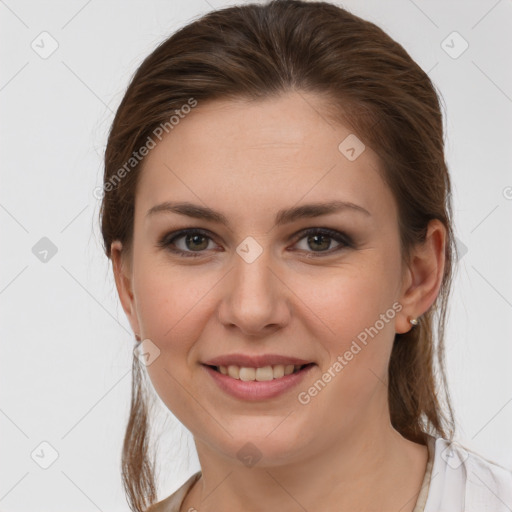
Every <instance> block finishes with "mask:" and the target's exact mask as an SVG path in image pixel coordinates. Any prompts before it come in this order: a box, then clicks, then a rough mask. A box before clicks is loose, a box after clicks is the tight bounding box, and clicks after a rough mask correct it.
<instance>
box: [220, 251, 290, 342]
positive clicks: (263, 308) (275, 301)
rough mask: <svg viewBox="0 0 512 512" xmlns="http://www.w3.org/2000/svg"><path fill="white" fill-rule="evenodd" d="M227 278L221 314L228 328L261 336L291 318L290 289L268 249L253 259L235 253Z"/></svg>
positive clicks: (246, 334) (279, 326)
mask: <svg viewBox="0 0 512 512" xmlns="http://www.w3.org/2000/svg"><path fill="white" fill-rule="evenodd" d="M224 281H225V282H224V287H223V289H222V293H223V297H222V300H221V302H220V305H219V309H218V317H219V320H220V321H221V322H222V323H223V325H224V326H225V327H226V328H228V329H231V330H234V329H238V330H239V331H240V333H241V334H242V335H245V336H249V337H262V336H265V335H268V334H270V333H272V332H274V331H276V330H279V329H281V328H283V327H284V326H286V325H287V323H288V322H289V319H290V307H289V306H290V297H291V291H290V289H289V288H288V287H287V286H286V283H285V282H284V281H283V278H282V277H281V276H279V275H278V271H277V266H276V265H273V264H272V255H271V254H270V251H269V250H268V249H267V250H264V251H263V253H262V254H261V255H260V256H259V257H258V258H257V259H256V260H254V261H252V262H250V263H249V262H247V261H245V260H244V259H243V258H242V257H239V256H238V255H236V256H235V258H234V268H232V269H231V271H230V272H229V274H228V276H226V279H225V280H224Z"/></svg>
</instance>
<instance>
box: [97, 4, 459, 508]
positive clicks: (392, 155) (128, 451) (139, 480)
mask: <svg viewBox="0 0 512 512" xmlns="http://www.w3.org/2000/svg"><path fill="white" fill-rule="evenodd" d="M293 90H295V91H304V92H311V93H315V94H319V95H321V96H322V97H324V98H328V100H329V104H330V107H331V108H332V110H331V114H330V115H331V116H332V117H333V118H335V119H336V120H337V121H338V122H342V123H344V124H345V125H347V126H350V127H351V129H352V130H353V132H354V133H356V134H357V136H358V137H359V138H360V139H361V140H362V141H363V142H364V144H365V145H368V146H370V147H371V148H372V149H373V150H374V151H375V152H376V153H377V155H378V156H379V159H380V162H381V163H382V169H383V178H384V179H385V181H386V182H387V183H388V185H389V187H390V189H391V191H392V192H393V195H394V197H395V199H396V202H397V205H398V211H399V228H400V237H401V248H402V255H403V260H404V261H405V262H407V261H409V260H408V258H409V255H410V249H411V248H412V246H413V245H414V244H415V243H418V242H421V241H423V240H424V238H425V234H426V230H427V225H428V222H429V221H430V220H431V219H439V220H440V221H441V222H442V223H443V224H444V226H445V228H446V234H447V236H446V245H445V268H444V276H443V282H442V286H441V289H440V292H439V294H438V296H437V298H436V302H435V303H434V305H433V306H432V308H431V309H430V310H429V311H427V312H426V313H425V314H424V315H422V316H421V318H420V319H419V325H417V326H416V327H414V328H412V329H411V330H410V331H409V332H407V333H405V334H396V336H395V340H394V345H393V349H392V354H391V360H390V364H389V407H390V415H391V422H392V425H393V426H394V428H395V429H396V430H397V431H398V432H400V433H401V434H402V435H403V436H404V437H405V438H407V439H410V440H412V441H415V442H419V443H421V444H425V443H426V434H428V433H430V434H432V435H436V434H437V435H440V436H442V437H445V438H452V437H453V435H454V432H455V422H454V417H453V411H452V407H451V404H450V396H449V393H448V390H447V387H446V375H445V368H444V328H445V316H446V312H447V304H448V296H449V293H450V289H451V280H452V267H453V262H454V261H455V257H456V252H457V251H456V245H455V243H454V236H453V231H452V220H451V218H452V212H451V189H450V179H449V175H448V170H447V166H446V163H445V159H444V140H443V121H442V114H441V111H440V104H439V98H438V95H437V93H436V90H435V88H434V86H433V84H432V82H431V81H430V79H429V77H428V75H427V74H426V73H425V72H424V71H423V70H422V69H421V68H420V67H419V66H418V65H417V64H416V63H415V62H414V61H413V60H412V58H411V57H410V56H409V54H408V53H407V52H406V51H405V50H404V48H403V47H402V46H401V45H400V44H398V43H397V42H395V41H394V40H393V39H391V38H390V37H389V36H388V35H387V34H386V33H385V32H384V31H383V30H382V29H380V28H379V27H377V26H376V25H374V24H373V23H370V22H368V21H366V20H363V19H361V18H359V17H357V16H355V15H353V14H351V13H350V12H348V11H346V10H344V9H343V8H341V7H337V6H335V5H333V4H330V3H327V2H305V1H300V0H274V1H271V2H269V3H268V4H266V5H260V4H248V5H244V6H236V7H229V8H225V9H221V10H217V11H213V12H210V13H208V14H206V15H205V16H203V17H202V18H200V19H198V20H196V21H194V22H192V23H190V24H188V25H187V26H185V27H183V28H181V29H180V30H178V31H177V32H176V33H174V34H173V35H172V36H170V37H169V38H168V39H166V40H165V41H163V42H162V43H161V44H160V45H159V46H158V47H157V48H156V49H155V50H154V51H153V52H152V53H151V54H150V55H149V56H148V57H147V58H146V59H145V60H144V62H143V63H142V64H141V66H140V67H139V68H138V70H137V72H136V73H135V75H134V76H133V78H132V80H131V83H130V85H129V87H128V89H127V91H126V94H125V96H124V98H123V100H122V102H121V104H120V106H119V108H118V110H117V113H116V116H115V118H114V121H113V123H112V127H111V130H110V134H109V138H108V144H107V147H106V151H105V173H104V189H105V194H104V197H103V201H102V205H101V210H100V219H101V229H102V235H103V240H104V249H105V253H106V255H107V257H109V258H110V257H111V253H110V245H111V243H112V242H113V241H114V240H120V241H121V242H122V243H123V247H124V250H123V255H124V254H125V251H126V256H127V257H129V256H130V252H131V242H132V236H133V224H134V219H133V216H134V199H135V190H136V185H137V179H138V175H139V170H140V163H139V161H138V160H134V161H132V162H131V164H130V165H131V167H130V168H127V166H126V163H127V162H129V161H131V159H132V158H133V155H134V154H135V153H136V152H137V151H138V150H139V148H141V147H143V146H144V145H147V144H148V141H149V139H150V138H152V134H153V135H154V134H155V133H157V132H155V129H158V127H159V126H162V125H165V124H166V123H167V126H169V119H170V118H171V116H173V115H175V114H176V113H177V111H179V110H180V109H181V108H182V107H183V105H186V104H190V101H191V98H192V99H193V101H197V102H199V103H201V102H204V101H207V100H215V99H235V98H236V99H238V98H246V99H264V98H267V97H270V96H276V95H279V94H283V93H286V92H288V91H293ZM166 131H167V130H166ZM137 154H138V153H137ZM121 169H124V170H125V172H120V171H121ZM121 174H122V179H120V175H121ZM116 180H117V181H116ZM115 181H116V182H115ZM113 185H115V186H113ZM435 313H437V318H435ZM435 334H437V339H435ZM141 386H142V378H141V372H140V367H139V364H138V361H136V359H135V356H134V365H133V384H132V403H131V412H130V417H129V421H128V426H127V430H126V435H125V440H124V447H123V454H122V471H123V482H124V485H125V490H126V493H127V496H128V498H129V501H130V506H131V508H132V510H134V511H143V510H146V508H147V506H148V505H151V504H152V503H154V502H155V501H156V490H155V488H156V486H155V475H154V471H153V469H154V463H152V462H150V460H149V443H148V440H147V438H148V434H149V420H148V410H147V408H146V406H145V400H144V395H143V391H142V389H141Z"/></svg>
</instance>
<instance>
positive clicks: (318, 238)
mask: <svg viewBox="0 0 512 512" xmlns="http://www.w3.org/2000/svg"><path fill="white" fill-rule="evenodd" d="M295 239H296V242H295V245H297V244H298V242H300V241H301V240H305V244H304V245H305V246H306V248H304V247H303V248H299V250H300V251H304V252H309V253H310V254H308V255H307V257H318V256H322V255H324V254H332V253H334V252H338V251H340V250H341V249H343V248H346V247H353V246H354V244H353V242H352V239H351V238H350V237H349V236H348V235H346V234H345V233H342V232H340V231H336V230H334V229H329V228H309V229H306V230H304V231H301V232H300V233H298V235H296V237H295ZM332 240H334V241H335V242H337V243H338V246H337V247H335V248H334V249H331V248H330V247H331V242H332ZM210 242H213V239H212V237H211V236H210V235H209V234H208V232H207V231H205V230H202V229H198V228H192V229H183V230H181V231H178V232H174V233H171V234H169V235H166V236H164V237H163V238H162V239H161V240H160V241H159V242H158V246H159V247H164V248H166V249H168V250H169V251H171V252H173V253H175V254H178V255H179V256H185V257H193V258H194V257H198V256H202V255H203V253H204V252H205V251H206V250H208V249H210V250H211V249H212V247H211V246H210ZM308 247H311V248H313V249H315V250H313V251H308V250H307V248H308ZM316 249H320V250H316ZM329 249H330V250H329ZM293 250H296V249H293ZM315 253H316V254H315Z"/></svg>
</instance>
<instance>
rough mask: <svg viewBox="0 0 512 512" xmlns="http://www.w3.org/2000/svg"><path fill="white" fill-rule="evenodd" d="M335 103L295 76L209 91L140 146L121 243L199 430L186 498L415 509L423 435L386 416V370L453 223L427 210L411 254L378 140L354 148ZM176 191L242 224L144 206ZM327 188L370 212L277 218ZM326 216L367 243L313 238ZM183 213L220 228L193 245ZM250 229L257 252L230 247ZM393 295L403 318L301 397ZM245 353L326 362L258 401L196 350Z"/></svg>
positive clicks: (162, 388)
mask: <svg viewBox="0 0 512 512" xmlns="http://www.w3.org/2000/svg"><path fill="white" fill-rule="evenodd" d="M326 108H327V104H326V103H324V102H323V101H322V98H320V97H318V96H314V95H311V94H306V93H300V94H299V93H297V92H294V93H287V94H284V95H281V96H279V97H276V98H271V99H265V100H260V101H255V102H248V101H242V100H240V101H234V100H229V101H220V100H216V101H213V102H206V103H203V104H199V105H198V106H197V107H196V108H195V109H193V111H192V112H191V113H190V114H188V115H187V116H186V117H185V118H184V119H183V120H181V121H180V123H179V125H177V126H175V127H174V129H173V130H172V132H170V133H169V134H168V135H167V136H166V137H165V138H164V139H163V140H162V141H161V142H160V143H159V144H157V146H156V147H155V148H154V149H152V150H151V151H150V153H149V154H148V156H147V157H146V159H145V162H144V168H143V171H142V175H141V180H140V182H139V184H138V189H137V193H136V204H135V221H134V222H135V224H134V238H133V242H134V243H133V252H132V253H128V252H127V251H123V247H122V244H121V243H120V242H119V241H116V242H114V243H113V244H112V261H113V266H114V274H115V279H116V285H117V289H118V292H119V296H120V300H121V302H122V305H123V309H124V311H125V313H126V315H127V317H128V319H129V321H130V323H131V326H132V329H133V331H134V332H135V333H137V334H138V335H140V337H141V339H142V340H144V339H150V340H151V341H152V343H154V344H155V345H156V346H158V348H159V350H160V355H159V357H157V358H156V359H155V360H154V362H153V363H152V364H150V365H149V366H148V367H147V370H148V373H149V376H150V378H151V381H152V384H153V386H154V388H155V390H156V392H157V393H158V395H159V396H160V398H161V399H162V401H163V402H164V403H165V404H166V406H167V407H168V408H169V410H171V411H172V412H173V414H174V415H175V416H176V417H177V418H178V419H179V420H180V421H181V422H182V423H183V424H184V425H185V426H186V427H187V428H188V429H189V430H190V432H191V433H192V434H193V436H194V440H195V444H196V448H197V452H198V457H199V461H200V464H201V468H202V478H201V479H200V480H199V482H198V483H197V484H196V485H195V486H194V487H193V488H192V490H191V491H190V492H189V493H188V495H187V496H186V499H185V502H184V503H183V505H182V508H181V510H184V511H185V510H189V509H190V507H194V508H195V509H196V510H200V511H201V512H208V511H211V512H213V511H219V510H244V511H246V512H253V511H263V510H280V511H289V512H292V511H302V510H304V509H306V510H310V511H311V510H323V511H337V512H339V511H340V510H341V511H344V510H346V511H351V512H355V511H359V510H360V511H363V510H364V511H368V510H372V511H384V510H385V511H397V512H398V511H400V512H407V511H408V512H411V511H412V510H413V508H414V504H415V501H416V496H417V494H418V492H419V490H420V487H421V482H422V480H423V476H424V473H425V467H426V462H427V448H426V447H425V446H422V445H419V444H416V443H413V442H411V441H408V440H406V439H405V438H403V437H402V436H401V435H400V434H399V433H398V432H397V431H396V430H394V429H393V428H392V426H391V423H390V417H389V411H388V401H387V368H388V362H389V357H390V353H391V348H392V344H393V339H394V336H395V333H404V332H407V331H408V330H410V329H411V327H412V326H411V324H410V323H409V318H415V317H418V316H420V315H421V314H422V313H424V312H425V311H427V310H428V308H429V307H430V306H431V305H432V304H433V302H434V300H435V298H436V296H437V294H438V292H439V288H440V285H441V279H442V273H443V267H444V243H445V236H446V232H445V228H444V227H443V225H442V224H441V223H440V222H439V221H436V220H434V221H431V223H430V224H429V229H428V233H427V239H426V241H425V243H424V244H421V245H418V246H417V247H415V248H414V252H413V258H412V259H411V262H410V263H409V264H408V265H402V260H401V255H400V247H399V231H398V217H397V207H396V203H395V200H394V198H393V196H392V194H391V192H390V190H389V188H388V187H387V186H386V185H385V184H384V182H383V181H382V179H381V176H380V171H379V160H378V157H377V155H376V154H375V153H374V152H373V151H372V150H371V148H370V147H368V146H367V147H366V149H365V150H364V151H363V152H362V153H361V154H360V156H359V157H358V158H357V159H356V160H354V161H350V160H348V159H347V158H346V157H345V156H344V155H343V154H342V153H341V152H340V151H339V150H338V145H339V144H340V142H341V141H343V140H344V139H345V137H347V135H349V134H350V133H351V131H350V129H349V128H347V127H346V126H344V125H343V124H341V123H338V124H336V125H334V124H332V123H330V122H327V120H326V116H325V115H322V111H323V112H324V113H325V112H326ZM170 200H172V201H189V202H191V203H194V204H198V205H201V206H205V205H207V206H208V207H210V208H212V209H214V210H216V211H219V212H221V213H223V214H224V215H225V216H226V217H227V218H228V220H229V222H230V227H229V228H227V227H225V226H222V225H220V224H217V223H215V222H212V221H205V220H200V219H193V218H189V217H185V216H183V215H179V214H176V213H158V214H155V215H150V216H147V215H146V213H147V211H148V210H149V209H150V208H151V207H153V206H154V205H156V204H159V203H162V202H164V201H170ZM330 200H343V201H351V202H353V203H356V204H357V205H360V206H362V207H363V208H365V209H366V210H368V211H369V213H370V214H371V215H364V214H361V213H358V212H356V211H352V210H345V211H341V212H337V213H331V214H328V215H324V216H322V217H318V218H303V219H299V220H296V221H294V222H293V223H291V224H287V225H283V226H274V216H275V214H276V212H277V211H278V210H280V209H281V208H287V207H292V206H297V205H299V204H300V205H301V204H306V203H312V202H326V201H330ZM322 227H326V228H331V229H334V230H337V231H340V232H342V233H347V234H349V235H350V236H351V237H352V238H353V240H354V242H355V246H354V247H349V246H345V247H344V246H343V245H342V244H341V243H340V242H337V241H336V240H334V239H332V238H327V239H325V241H323V242H322V240H321V241H320V242H317V245H315V241H314V240H313V241H311V239H310V243H308V237H307V236H306V237H304V235H301V234H300V231H301V230H303V229H305V228H322ZM184 228H202V229H205V230H208V231H209V232H210V234H209V235H208V236H210V238H206V239H202V238H200V239H199V241H198V242H195V244H196V245H194V241H193V240H192V241H191V242H189V244H188V245H186V239H185V237H182V238H181V239H179V240H176V241H175V245H176V246H177V247H178V248H181V249H182V250H184V251H189V252H194V250H195V251H196V253H197V249H195V247H196V246H197V245H198V246H199V250H200V251H202V252H201V255H200V256H199V257H197V258H192V257H186V256H179V255H176V254H173V253H172V252H171V251H170V250H169V249H168V248H165V247H159V246H158V241H159V240H160V239H161V238H163V237H164V236H165V235H167V234H169V233H172V232H175V231H178V230H180V229H184ZM297 235H298V236H297ZM247 236H251V237H253V238H254V239H255V240H256V241H257V243H258V244H259V245H260V246H261V249H262V251H263V252H262V254H261V255H260V256H259V257H258V258H257V259H256V260H255V261H253V262H252V263H247V262H246V261H245V260H244V259H243V258H241V257H240V256H239V255H238V253H237V252H236V248H237V246H238V245H239V244H240V243H241V242H242V241H243V240H244V239H245V238H246V237H247ZM318 244H319V245H318ZM329 244H330V245H329ZM336 247H343V248H341V249H340V250H339V251H337V252H333V251H334V249H335V248H336ZM292 248H293V249H295V250H291V249H292ZM322 250H323V253H322ZM326 252H330V254H325V253H326ZM311 254H313V256H315V255H317V257H316V258H308V257H307V256H308V255H311ZM396 302H398V303H399V304H400V305H401V310H400V311H399V312H398V313H396V315H394V318H392V319H390V320H389V321H388V322H387V323H385V325H384V327H383V328H382V329H381V330H380V331H379V332H378V334H377V335H375V336H374V337H373V338H369V342H368V344H367V345H366V346H364V348H363V349H362V350H361V351H360V352H359V353H358V354H357V355H356V356H355V357H354V358H353V359H352V360H351V361H350V362H349V363H348V364H347V365H346V366H345V367H344V368H343V370H342V371H341V372H340V374H338V375H337V376H336V377H334V378H332V380H331V381H330V382H329V383H328V384H327V385H326V386H325V388H324V389H322V390H321V392H319V393H318V394H317V396H315V397H314V398H312V399H311V401H310V402H309V403H308V404H306V405H302V404H301V403H299V402H298V400H297V394H298V393H299V392H300V391H304V390H307V389H308V388H309V387H310V386H311V385H312V384H313V383H314V382H315V381H317V380H318V379H319V378H321V376H322V374H323V372H324V371H326V370H327V369H328V368H329V367H332V365H333V363H334V362H335V361H336V358H337V356H338V355H340V354H344V353H345V352H346V351H347V350H348V349H349V347H350V345H351V343H352V341H353V340H354V339H356V337H357V335H358V334H359V333H361V332H362V331H364V329H365V328H368V327H370V326H373V325H375V323H376V321H377V320H378V319H379V318H381V317H380V315H381V314H384V313H386V311H387V310H389V309H390V308H392V305H393V304H394V303H396ZM235 352H241V353H246V354H263V353H274V354H285V355H292V356H296V357H300V358H303V359H306V360H309V361H314V362H315V363H316V364H317V366H315V367H314V368H313V370H312V371H311V372H310V374H309V375H308V376H307V377H306V380H305V381H304V383H302V384H301V385H300V386H299V387H298V388H297V389H293V390H291V391H287V392H286V393H284V394H282V395H281V396H279V397H276V398H272V399H268V400H264V401H260V402H247V401H243V400H238V399H235V398H233V397H230V396H228V395H226V394H225V393H224V392H223V391H221V390H220V389H219V388H218V387H217V386H216V384H215V383H214V382H213V381H212V379H211V377H210V376H209V375H208V374H207V373H206V372H205V371H204V369H203V368H202V367H201V365H200V363H201V362H203V361H206V360H208V359H210V358H213V357H215V356H219V355H222V354H232V353H235ZM299 388H300V389H299ZM247 442H251V443H253V444H254V445H255V446H256V447H257V450H258V451H259V453H260V455H261V459H260V460H259V461H258V462H257V463H256V464H255V465H254V466H252V467H247V466H245V465H244V464H243V462H242V461H241V460H240V459H239V458H238V457H237V452H238V450H240V448H241V447H243V446H244V445H245V444H246V443H247Z"/></svg>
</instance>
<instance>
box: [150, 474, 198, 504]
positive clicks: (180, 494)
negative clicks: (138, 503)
mask: <svg viewBox="0 0 512 512" xmlns="http://www.w3.org/2000/svg"><path fill="white" fill-rule="evenodd" d="M200 477H201V471H198V472H197V473H194V474H193V475H192V476H191V477H190V478H189V479H188V480H187V481H186V482H185V483H184V484H183V485H182V486H181V487H179V488H178V489H177V490H176V491H174V492H173V493H172V494H171V495H170V496H169V497H167V498H165V499H164V500H162V501H159V502H158V503H154V504H153V505H151V506H150V507H149V508H148V509H147V511H146V512H179V510H180V507H181V504H182V502H183V499H184V498H185V495H186V494H187V492H188V491H189V490H190V489H191V488H192V486H193V485H194V484H195V483H196V481H197V480H199V478H200Z"/></svg>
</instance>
